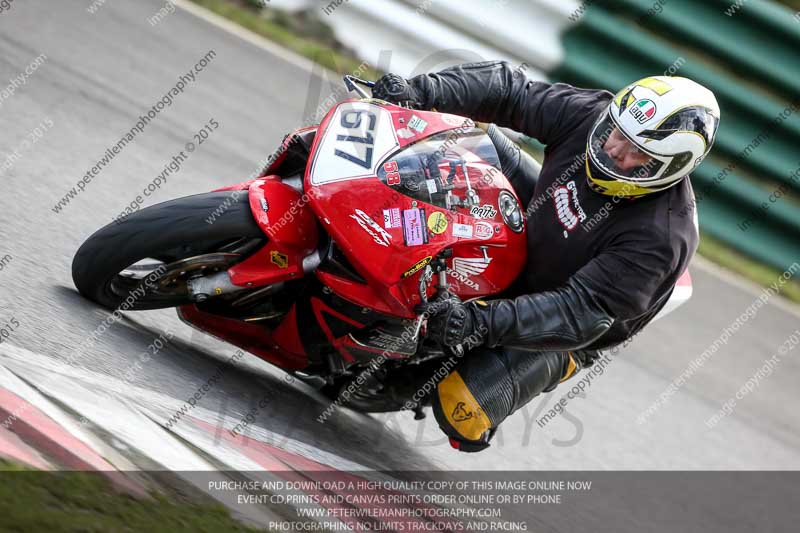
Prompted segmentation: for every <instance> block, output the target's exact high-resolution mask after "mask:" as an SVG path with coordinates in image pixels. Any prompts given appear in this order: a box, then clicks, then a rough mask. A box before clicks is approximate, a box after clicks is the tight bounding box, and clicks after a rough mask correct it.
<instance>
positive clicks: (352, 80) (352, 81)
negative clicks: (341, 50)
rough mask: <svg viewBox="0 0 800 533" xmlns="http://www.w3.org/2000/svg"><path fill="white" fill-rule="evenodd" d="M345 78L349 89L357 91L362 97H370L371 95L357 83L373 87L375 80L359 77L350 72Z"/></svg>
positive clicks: (345, 83)
mask: <svg viewBox="0 0 800 533" xmlns="http://www.w3.org/2000/svg"><path fill="white" fill-rule="evenodd" d="M343 79H344V85H345V87H347V90H348V91H355V92H356V93H358V95H359V96H360V97H361V98H369V97H370V96H371V95H369V94H367V91H365V90H364V89H362V88H361V87H359V86H358V85H357V84H361V85H364V86H366V87H369V88H370V89H371V88H373V87H374V86H375V82H374V81H369V80H362V79H361V78H357V77H355V76H352V75H350V74H347V75H346V76H345V77H344V78H343Z"/></svg>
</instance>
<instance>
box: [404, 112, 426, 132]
mask: <svg viewBox="0 0 800 533" xmlns="http://www.w3.org/2000/svg"><path fill="white" fill-rule="evenodd" d="M408 127H409V128H410V129H412V130H414V131H417V132H419V133H422V132H423V131H425V128H427V127H428V123H427V122H425V121H424V120H422V119H421V118H419V117H418V116H417V115H411V118H410V119H409V120H408Z"/></svg>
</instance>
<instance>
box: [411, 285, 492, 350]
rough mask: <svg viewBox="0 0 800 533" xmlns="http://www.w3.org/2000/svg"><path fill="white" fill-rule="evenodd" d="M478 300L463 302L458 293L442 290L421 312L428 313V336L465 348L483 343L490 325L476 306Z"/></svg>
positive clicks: (419, 310) (448, 344)
mask: <svg viewBox="0 0 800 533" xmlns="http://www.w3.org/2000/svg"><path fill="white" fill-rule="evenodd" d="M475 305H477V304H475V303H473V302H469V303H466V304H465V303H464V302H462V301H461V300H460V299H459V297H458V296H456V295H455V294H453V293H451V292H449V291H441V292H439V293H438V294H437V296H436V298H434V299H433V300H431V301H430V302H429V303H427V304H424V305H422V306H419V307H418V308H417V309H418V312H424V313H427V314H428V326H427V328H428V337H429V338H431V339H433V340H434V341H436V342H438V343H439V344H442V345H444V346H449V347H455V346H458V345H464V346H463V347H464V348H465V349H470V348H474V347H476V346H480V345H481V344H483V341H484V336H485V335H486V331H487V330H486V326H484V325H483V322H482V321H481V320H480V318H479V316H478V313H476V310H475Z"/></svg>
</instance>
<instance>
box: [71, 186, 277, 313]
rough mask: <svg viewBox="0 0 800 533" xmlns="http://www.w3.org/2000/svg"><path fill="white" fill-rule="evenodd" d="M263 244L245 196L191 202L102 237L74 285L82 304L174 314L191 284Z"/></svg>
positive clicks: (89, 249) (77, 263)
mask: <svg viewBox="0 0 800 533" xmlns="http://www.w3.org/2000/svg"><path fill="white" fill-rule="evenodd" d="M213 215H217V216H216V218H215V219H213V223H210V224H209V222H208V219H209V217H212V216H213ZM264 242H266V236H265V235H264V233H263V232H262V231H261V229H260V228H259V226H258V224H257V223H256V221H255V220H254V219H253V215H252V213H251V211H250V205H249V200H248V194H247V191H240V192H239V194H232V193H231V192H230V191H226V192H212V193H206V194H198V195H195V196H187V197H185V198H179V199H177V200H172V201H169V202H164V203H161V204H156V205H154V206H151V207H148V208H146V209H142V210H141V211H137V212H136V213H133V214H131V215H130V216H128V217H126V218H125V219H122V220H120V221H118V222H112V223H111V224H109V225H107V226H106V227H104V228H102V229H100V230H98V231H97V232H96V233H94V235H92V236H91V237H89V238H88V239H87V240H86V242H84V243H83V245H81V247H80V248H79V249H78V252H77V253H76V254H75V258H74V259H73V261H72V279H73V281H74V282H75V286H76V287H77V288H78V291H79V292H80V293H81V294H82V295H83V296H85V297H86V298H88V299H90V300H92V301H94V302H97V303H98V304H100V305H102V306H105V307H108V308H117V307H119V306H120V304H121V303H123V302H126V299H127V302H131V300H132V298H130V295H132V294H133V295H135V296H136V298H135V301H134V302H133V303H132V304H128V305H126V309H137V310H143V309H159V308H165V307H175V306H179V305H183V304H186V303H189V302H190V301H191V299H190V298H189V293H188V288H187V285H186V281H187V279H189V278H191V277H192V276H197V275H206V274H210V273H213V272H214V271H219V270H225V269H227V268H228V267H229V266H230V265H231V264H234V263H236V262H239V261H241V260H243V259H244V258H245V257H246V256H247V255H248V254H249V253H252V251H255V249H257V248H259V247H260V246H261V245H263V243H264ZM145 279H146V280H147V283H146V284H145V283H144V281H145ZM145 285H146V287H145ZM145 289H146V292H145V294H141V292H142V291H143V290H145Z"/></svg>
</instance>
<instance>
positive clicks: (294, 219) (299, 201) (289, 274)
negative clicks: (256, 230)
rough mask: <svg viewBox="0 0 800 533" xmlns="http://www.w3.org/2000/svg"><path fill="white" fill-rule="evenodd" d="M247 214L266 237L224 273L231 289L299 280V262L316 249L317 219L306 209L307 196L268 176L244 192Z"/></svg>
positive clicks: (252, 184) (308, 208) (317, 239)
mask: <svg viewBox="0 0 800 533" xmlns="http://www.w3.org/2000/svg"><path fill="white" fill-rule="evenodd" d="M248 196H249V201H250V210H251V211H252V213H253V218H255V220H256V222H257V223H258V226H259V227H260V228H261V230H262V231H263V232H264V234H265V235H267V237H268V240H267V244H266V245H264V247H263V248H262V249H261V250H259V251H258V252H256V253H255V254H253V255H252V256H251V257H249V258H248V259H246V260H244V261H242V262H241V263H239V264H237V265H234V266H233V267H232V268H231V269H230V270H229V271H228V272H229V274H230V276H231V281H232V282H233V284H234V285H238V286H243V287H258V286H261V285H268V284H271V283H275V282H277V281H282V280H285V279H297V278H299V277H302V276H303V274H304V272H303V259H305V258H306V256H308V255H309V254H311V253H312V252H314V251H315V250H316V249H317V244H318V242H319V232H318V229H317V218H316V216H315V215H314V213H313V211H312V210H311V207H310V206H309V205H308V203H309V200H310V197H311V195H310V194H308V193H305V194H300V193H298V192H297V191H296V190H295V189H293V188H292V187H290V186H288V185H286V184H284V183H282V182H281V181H280V180H278V179H275V178H274V177H272V176H267V177H265V178H260V179H257V180H255V181H253V183H251V184H250V187H249V188H248Z"/></svg>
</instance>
